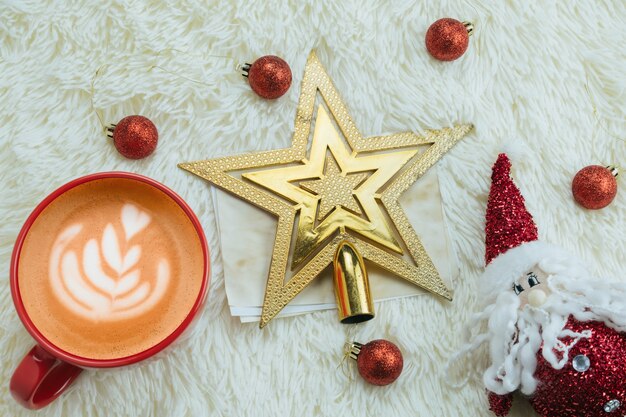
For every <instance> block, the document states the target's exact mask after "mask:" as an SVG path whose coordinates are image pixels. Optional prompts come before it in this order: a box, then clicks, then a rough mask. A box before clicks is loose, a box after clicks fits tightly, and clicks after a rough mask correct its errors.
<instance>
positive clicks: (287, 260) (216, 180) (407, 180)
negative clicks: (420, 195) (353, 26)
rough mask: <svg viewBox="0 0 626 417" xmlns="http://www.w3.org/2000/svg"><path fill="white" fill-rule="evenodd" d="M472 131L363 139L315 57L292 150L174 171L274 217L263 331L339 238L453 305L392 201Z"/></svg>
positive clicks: (310, 62) (307, 72)
mask: <svg viewBox="0 0 626 417" xmlns="http://www.w3.org/2000/svg"><path fill="white" fill-rule="evenodd" d="M318 93H319V94H320V95H321V100H319V104H318V105H317V107H316V105H315V104H316V97H317V95H318ZM327 109H328V110H327ZM313 120H315V129H314V131H313V138H312V143H311V146H310V147H308V146H307V145H308V142H309V136H310V132H311V124H312V121H313ZM333 120H334V122H335V123H333ZM471 129H472V126H471V125H459V126H455V127H452V128H446V129H441V130H429V131H427V132H426V134H425V135H417V134H414V133H411V132H404V133H397V134H392V135H388V136H377V137H368V138H364V137H362V136H361V134H360V133H359V131H358V129H357V128H356V126H355V125H354V122H353V121H352V119H351V118H350V116H349V114H348V111H347V108H346V107H345V104H344V103H343V101H342V100H341V98H340V97H339V94H338V92H337V90H336V89H335V86H334V85H333V83H332V81H331V79H330V77H329V76H328V74H327V73H326V71H325V69H324V68H323V67H322V65H321V63H320V62H319V60H318V58H317V56H316V55H315V52H312V53H311V54H310V55H309V58H308V60H307V64H306V68H305V72H304V77H303V81H302V88H301V94H300V101H299V104H298V108H297V114H296V121H295V129H294V135H293V141H292V145H291V147H289V148H286V149H279V150H271V151H264V152H256V153H249V154H244V155H236V156H231V157H222V158H216V159H210V160H203V161H197V162H188V163H182V164H179V167H180V168H182V169H185V170H187V171H189V172H191V173H193V174H195V175H197V176H199V177H202V178H204V179H205V180H207V181H209V182H210V183H212V184H214V185H216V186H218V187H220V188H222V189H224V190H226V191H228V192H230V193H232V194H235V195H236V196H238V197H239V198H241V199H243V200H245V201H247V202H249V203H251V204H253V205H255V206H257V207H259V208H260V209H262V210H265V211H267V212H269V213H271V214H273V215H274V216H275V217H276V218H277V226H276V236H275V239H274V247H273V252H272V262H271V265H270V270H269V271H268V278H267V285H266V291H265V299H264V301H263V310H262V313H261V321H260V327H264V326H265V325H266V324H267V323H268V322H269V321H270V320H272V319H273V318H274V317H275V316H276V315H277V314H278V313H279V312H280V311H281V310H282V309H283V308H284V307H285V306H286V305H287V304H288V303H289V302H290V301H291V300H293V298H294V297H296V296H297V295H298V294H299V293H300V292H301V291H302V290H303V289H304V288H306V287H307V286H308V285H309V284H310V283H311V281H313V280H314V279H315V278H316V277H317V276H318V275H319V274H320V273H321V272H322V270H324V269H325V268H326V267H327V266H328V265H329V264H331V263H332V262H333V257H334V254H335V251H336V249H337V247H338V246H339V244H340V243H341V242H342V241H344V240H347V241H349V242H351V243H352V244H353V245H354V246H355V247H356V248H357V250H359V252H360V253H361V255H362V256H363V258H364V259H365V260H366V262H373V263H375V264H377V265H379V266H381V267H382V268H384V269H386V270H388V271H390V272H391V273H393V274H395V275H397V276H399V277H401V278H403V279H405V280H407V281H409V282H411V283H413V284H415V285H417V286H419V287H421V288H423V289H424V290H426V291H429V292H431V293H434V294H437V295H439V296H441V297H443V298H446V299H451V298H452V297H451V293H450V290H449V289H448V288H447V287H446V285H445V284H444V282H443V280H442V279H441V277H440V276H439V273H438V272H437V270H436V268H435V266H434V265H433V263H432V260H431V259H430V257H429V256H428V254H427V253H426V251H425V249H424V247H423V246H422V243H421V241H420V239H419V237H418V236H417V234H416V233H415V231H414V230H413V227H412V226H411V224H410V223H409V221H408V219H407V217H406V215H405V214H404V212H403V210H402V208H401V207H400V205H399V203H398V199H399V197H400V195H401V194H402V193H403V192H404V191H406V189H408V188H409V187H410V186H411V185H412V184H413V183H414V182H415V181H416V180H417V179H419V178H420V177H421V176H422V175H423V174H424V173H425V172H426V171H427V170H428V169H429V168H430V167H431V166H432V165H434V164H435V163H436V162H437V161H438V160H439V159H440V158H441V157H442V156H443V155H444V154H445V153H446V152H447V151H448V150H449V149H450V148H452V146H454V145H455V144H456V143H457V142H458V141H459V140H461V139H462V138H463V137H464V136H465V135H466V134H467V133H468V132H469V131H470V130H471ZM340 133H341V134H343V138H344V139H345V140H342V136H341V135H340ZM424 148H425V149H424ZM405 255H408V256H405ZM407 259H410V261H412V262H410V261H408V260H407Z"/></svg>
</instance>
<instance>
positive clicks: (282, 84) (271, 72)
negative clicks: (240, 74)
mask: <svg viewBox="0 0 626 417" xmlns="http://www.w3.org/2000/svg"><path fill="white" fill-rule="evenodd" d="M247 76H248V81H249V82H250V87H252V90H253V91H254V92H255V93H257V94H258V95H259V96H261V97H263V98H267V99H275V98H278V97H280V96H282V95H283V94H285V93H286V92H287V90H289V87H290V86H291V69H290V68H289V64H287V63H286V62H285V61H284V60H283V59H282V58H279V57H277V56H274V55H266V56H262V57H261V58H259V59H257V60H256V61H254V63H252V65H250V68H249V69H248V75H247Z"/></svg>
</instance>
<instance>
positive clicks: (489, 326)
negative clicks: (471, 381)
mask: <svg viewBox="0 0 626 417" xmlns="http://www.w3.org/2000/svg"><path fill="white" fill-rule="evenodd" d="M548 286H549V288H550V290H551V294H550V295H549V296H548V299H547V300H546V302H545V303H544V304H543V305H542V306H541V307H540V308H535V307H532V306H530V305H526V306H524V308H523V309H520V308H519V306H520V300H519V297H518V296H517V295H515V293H514V292H513V290H512V289H508V290H504V291H502V292H501V293H500V294H498V296H497V298H496V300H495V302H494V303H493V304H491V305H489V306H487V307H486V308H485V309H484V310H483V311H482V312H480V313H477V314H475V315H474V316H473V317H472V318H471V320H470V323H469V324H468V326H469V327H468V329H467V330H468V335H467V336H468V337H467V339H466V340H468V339H469V340H470V342H469V343H468V344H466V345H465V346H464V347H463V348H462V350H461V351H460V352H458V353H457V354H456V355H455V356H454V357H453V358H452V359H451V361H450V363H453V362H455V361H456V360H458V359H459V358H461V357H463V356H465V355H466V354H468V353H470V352H473V351H475V350H477V349H479V348H480V347H481V346H482V345H487V347H488V349H489V367H488V368H487V370H486V371H485V372H484V374H483V382H484V384H485V386H486V387H487V389H489V390H490V391H492V392H494V393H496V394H500V395H504V394H508V393H510V392H513V391H516V390H520V391H521V392H522V393H524V394H526V395H531V394H532V393H533V392H534V391H535V389H536V388H537V380H536V379H535V378H534V373H535V369H536V367H537V352H539V351H540V350H541V354H542V355H543V357H544V359H545V360H546V361H547V362H548V363H549V364H550V365H551V366H552V367H554V368H555V369H562V368H563V366H565V364H566V363H567V362H568V360H569V350H570V349H571V348H572V347H573V346H574V345H575V344H576V343H577V342H578V341H579V340H580V339H581V338H588V337H590V335H591V333H590V331H583V332H580V333H577V332H572V331H571V330H569V329H565V328H564V327H565V324H566V323H567V320H568V318H569V316H570V315H571V316H573V317H574V318H575V319H577V320H579V321H601V322H603V323H604V324H606V325H607V326H609V327H611V328H613V329H615V330H617V331H620V332H624V331H626V283H623V282H606V281H600V280H593V279H582V278H580V277H575V278H574V277H570V276H563V275H551V277H550V278H549V279H548ZM564 339H566V342H564V341H563V340H564ZM542 344H543V346H542ZM468 363H473V361H468Z"/></svg>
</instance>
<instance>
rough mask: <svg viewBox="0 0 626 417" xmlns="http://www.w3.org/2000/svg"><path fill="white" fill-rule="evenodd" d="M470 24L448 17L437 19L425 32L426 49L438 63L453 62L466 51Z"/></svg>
mask: <svg viewBox="0 0 626 417" xmlns="http://www.w3.org/2000/svg"><path fill="white" fill-rule="evenodd" d="M470 34H471V24H470V23H467V24H466V23H463V22H459V21H458V20H456V19H451V18H449V17H446V18H443V19H439V20H437V21H436V22H435V23H433V24H432V25H430V27H429V28H428V31H427V32H426V49H427V50H428V52H429V53H430V54H431V55H432V56H433V58H436V59H438V60H440V61H454V60H455V59H457V58H460V57H461V55H463V54H464V53H465V51H466V50H467V46H468V44H469V35H470Z"/></svg>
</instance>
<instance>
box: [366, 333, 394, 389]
mask: <svg viewBox="0 0 626 417" xmlns="http://www.w3.org/2000/svg"><path fill="white" fill-rule="evenodd" d="M356 362H357V367H358V368H359V373H360V374H361V376H362V377H363V379H365V380H366V381H367V382H369V383H370V384H374V385H389V384H391V383H392V382H393V381H395V380H396V379H398V377H399V376H400V373H402V367H403V366H404V360H403V359H402V352H400V349H398V347H397V346H396V345H394V344H393V343H391V342H390V341H388V340H383V339H378V340H372V341H371V342H369V343H367V344H365V345H363V347H361V352H360V353H359V356H358V357H357V360H356Z"/></svg>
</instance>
